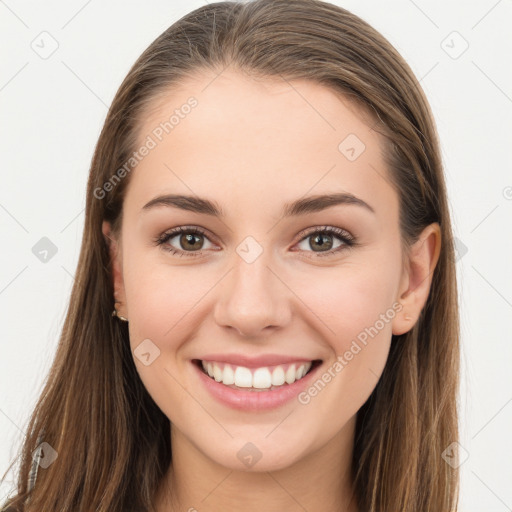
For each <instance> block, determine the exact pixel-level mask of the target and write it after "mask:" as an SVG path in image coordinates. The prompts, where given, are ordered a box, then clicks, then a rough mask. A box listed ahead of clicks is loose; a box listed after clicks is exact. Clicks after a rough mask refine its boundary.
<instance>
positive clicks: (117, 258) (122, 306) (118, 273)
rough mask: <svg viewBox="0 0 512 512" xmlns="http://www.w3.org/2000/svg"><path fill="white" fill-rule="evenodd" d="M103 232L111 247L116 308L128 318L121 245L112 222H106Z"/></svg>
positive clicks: (103, 225)
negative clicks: (113, 230)
mask: <svg viewBox="0 0 512 512" xmlns="http://www.w3.org/2000/svg"><path fill="white" fill-rule="evenodd" d="M101 230H102V231H103V235H104V237H105V241H106V243H107V245H108V247H109V253H110V266H111V269H112V277H113V283H112V284H113V288H114V302H115V307H116V309H117V312H118V314H119V315H121V316H123V317H125V318H127V310H126V296H125V289H124V282H123V259H122V252H121V244H120V242H119V240H118V239H117V238H116V237H114V236H113V234H112V226H111V225H110V222H107V221H106V220H104V221H103V224H102V227H101Z"/></svg>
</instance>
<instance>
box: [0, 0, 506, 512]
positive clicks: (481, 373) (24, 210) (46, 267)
mask: <svg viewBox="0 0 512 512" xmlns="http://www.w3.org/2000/svg"><path fill="white" fill-rule="evenodd" d="M333 3H336V4H338V5H340V6H342V7H345V8H347V9H349V10H351V11H353V12H354V13H356V14H358V15H359V16H361V17H362V18H363V19H365V20H366V21H368V22H369V23H370V24H371V25H373V26H374V27H375V28H376V29H377V30H379V31H380V32H382V34H383V35H384V36H385V37H387V38H388V39H389V40H390V41H391V43H392V44H394V45H395V47H396V48H397V49H398V50H399V51H400V52H401V54H402V55H403V56H404V57H405V59H406V60H407V62H408V63H409V64H410V65H411V67H412V69H413V71H414V72H415V74H416V76H417V77H418V79H420V80H421V85H422V86H423V88H424V90H425V92H426V94H427V97H428V99H429V101H430V103H431V106H432V109H433V112H434V115H435V118H436V122H437V127H438V130H439V134H440V139H441V144H442V153H443V159H444V164H445V172H446V179H447V185H448V193H449V200H450V206H451V210H452V215H453V223H454V229H455V236H456V237H457V247H458V250H459V252H458V261H457V272H458V278H459V288H460V303H461V325H462V385H461V391H460V406H461V419H460V421H461V439H460V443H461V445H462V450H461V452H462V454H463V455H464V461H463V463H462V465H461V473H462V489H461V508H460V510H461V511H464V512H466V511H467V512H480V511H483V510H485V511H486V512H505V511H507V510H509V511H510V510H512V462H511V461H512V437H511V435H510V434H511V432H512V429H511V427H512V372H511V371H510V366H511V364H512V336H511V331H512V328H511V319H512V266H511V263H512V258H511V256H512V237H511V234H512V229H511V225H512V222H511V220H512V172H511V160H512V155H511V152H510V148H511V142H512V139H511V132H512V123H511V121H512V65H511V57H510V56H511V55H512V39H511V36H510V26H512V2H511V1H510V0H500V1H496V0H481V1H473V2H463V1H451V2H446V1H441V0H436V1H429V2H427V1H426V0H415V1H412V0H393V1H387V2H378V1H376V0H363V1H361V0H360V1H356V0H352V1H349V0H347V1H341V0H339V1H336V2H333ZM204 4H205V2H204V1H202V0H194V1H175V0H172V1H171V0H167V1H163V0H150V1H147V2H142V1H141V2H134V1H129V2H127V1H120V0H111V1H109V2H100V1H98V0H89V1H86V0H72V1H66V2H65V1H63V0H59V1H57V0H50V1H47V2H36V1H33V0H32V1H27V2H18V1H16V0H5V1H4V0H0V54H1V68H0V108H1V122H0V130H1V133H0V157H1V162H0V173H1V187H0V225H1V248H2V250H1V251H0V312H1V313H0V314H1V329H2V337H1V348H2V356H1V357H0V397H1V398H0V434H1V435H0V472H1V473H3V472H4V471H5V470H6V469H7V467H8V464H9V462H10V461H11V460H12V458H13V457H14V456H15V454H16V452H17V450H18V448H19V446H20V443H21V441H22V439H23V436H24V433H23V432H24V428H25V426H26V422H27V420H28V416H29V414H30V412H31V410H32V408H33V406H34V404H35V402H36V399H37V398H38V396H39V393H40V391H41V389H42V385H43V382H44V379H45V378H46V375H47V371H48V369H49V367H50V364H51V361H52V359H53V356H54V354H55V350H56V346H57V342H58V337H59V334H60V329H61V326H62V322H63V318H64V312H65V310H66V306H67V302H68V300H69V293H70V290H71V286H72V283H73V274H74V272H75V268H76V264H77V260H78V254H79V250H80V242H81V236H82V229H83V222H84V206H85V188H86V180H87V175H88V170H89V165H90V161H91V157H92V153H93V149H94V146H95V144H96V141H97V138H98V136H99V133H100V130H101V127H102V124H103V121H104V119H105V115H106V113H107V109H108V106H109V105H110V103H111V101H112V99H113V96H114V94H115V92H116V90H117V88H118V87H119V85H120V83H121V81H122V80H123V78H124V77H125V75H126V73H127V72H128V70H129V68H130V67H131V65H132V64H133V62H134V61H135V60H136V58H137V57H138V56H139V55H140V53H141V52H142V51H143V50H144V49H145V48H146V47H147V46H148V45H149V44H150V43H151V42H152V41H153V40H154V39H155V38H156V37H157V36H158V35H160V33H161V32H163V31H164V30H165V29H166V28H167V27H168V26H169V25H171V24H172V23H174V22H175V21H176V20H178V19H179V18H180V17H181V16H183V15H184V14H186V13H187V12H189V11H191V10H193V9H195V8H197V7H200V6H202V5H204ZM45 52H46V53H45ZM51 52H53V53H51ZM50 53H51V55H50ZM43 237H47V238H48V239H49V240H51V242H52V243H53V244H54V246H55V249H56V251H57V252H56V253H55V254H54V255H52V257H51V258H49V259H48V261H47V262H43V261H41V260H40V259H39V258H38V257H36V254H34V252H36V253H37V251H33V248H34V246H36V247H37V245H36V244H38V243H42V242H40V240H41V239H42V238H43ZM12 478H13V475H12V473H11V477H10V478H8V479H7V481H6V483H4V485H3V486H2V488H1V489H0V499H2V498H3V497H4V496H6V495H7V493H8V492H9V490H10V485H11V483H12Z"/></svg>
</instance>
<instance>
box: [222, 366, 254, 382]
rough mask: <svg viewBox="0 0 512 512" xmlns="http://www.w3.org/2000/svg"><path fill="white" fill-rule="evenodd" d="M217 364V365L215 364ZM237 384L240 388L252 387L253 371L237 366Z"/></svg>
mask: <svg viewBox="0 0 512 512" xmlns="http://www.w3.org/2000/svg"><path fill="white" fill-rule="evenodd" d="M215 366H217V365H215ZM235 386H238V387H239V388H250V387H252V373H251V370H249V368H245V367H243V366H237V367H236V370H235Z"/></svg>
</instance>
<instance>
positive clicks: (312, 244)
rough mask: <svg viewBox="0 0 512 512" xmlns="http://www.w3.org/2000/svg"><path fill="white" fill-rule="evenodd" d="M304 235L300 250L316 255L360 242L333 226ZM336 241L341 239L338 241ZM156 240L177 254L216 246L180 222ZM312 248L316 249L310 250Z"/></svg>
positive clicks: (196, 252)
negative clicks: (178, 225) (179, 224)
mask: <svg viewBox="0 0 512 512" xmlns="http://www.w3.org/2000/svg"><path fill="white" fill-rule="evenodd" d="M301 235H302V239H301V241H300V242H299V244H298V246H299V250H300V251H302V252H310V253H311V252H313V253H316V256H331V255H333V254H334V253H337V252H339V251H342V250H344V249H349V248H350V247H353V246H355V245H357V242H356V239H355V237H353V236H352V235H351V234H350V233H349V232H348V231H345V230H344V229H341V228H337V227H333V226H321V227H317V228H313V229H310V230H308V231H306V233H304V232H303V233H301ZM313 235H314V236H313ZM173 239H176V241H175V242H174V244H177V245H178V247H176V246H175V245H172V244H171V242H172V240H173ZM308 240H309V241H308ZM205 241H207V243H208V244H210V246H208V245H207V246H206V247H205V244H204V242H205ZM336 241H337V242H338V243H337V244H336ZM154 242H155V244H156V245H158V246H161V247H162V249H163V250H165V251H168V252H170V253H172V254H176V255H178V256H191V257H197V256H202V255H203V251H204V250H207V249H211V248H212V247H214V245H213V244H212V242H210V240H209V239H208V237H207V236H206V232H205V231H204V230H203V229H202V228H199V227H197V226H180V227H177V228H174V229H171V230H170V231H166V232H165V233H162V234H161V235H160V236H158V237H157V238H156V239H155V240H154ZM310 249H313V250H312V251H311V250H310ZM316 249H319V250H316ZM308 257H312V256H308ZM313 257H315V256H313Z"/></svg>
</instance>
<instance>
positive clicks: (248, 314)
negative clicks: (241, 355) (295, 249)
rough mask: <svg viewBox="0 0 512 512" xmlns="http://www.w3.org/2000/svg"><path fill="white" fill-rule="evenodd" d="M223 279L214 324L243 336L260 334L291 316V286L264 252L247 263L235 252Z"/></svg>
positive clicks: (287, 320) (272, 328)
mask: <svg viewBox="0 0 512 512" xmlns="http://www.w3.org/2000/svg"><path fill="white" fill-rule="evenodd" d="M234 259H235V262H234V268H232V270H231V271H230V272H229V273H228V275H227V276H226V277H225V279H223V281H224V282H223V283H222V286H221V287H220V289H219V290H220V291H219V293H220V296H219V299H218V301H217V303H216V306H215V314H214V316H215V320H216V323H217V325H219V326H221V327H223V328H230V329H234V330H236V331H237V333H238V334H239V335H240V336H242V337H244V338H262V337H265V336H267V335H268V334H270V333H271V332H273V331H274V330H276V329H279V328H283V327H285V326H286V325H287V324H288V322H289V321H290V318H291V302H290V300H289V299H290V293H291V292H290V290H289V288H288V287H287V286H286V285H285V284H284V283H283V280H282V279H281V278H280V277H279V276H278V275H277V274H276V272H275V271H274V270H273V269H272V268H270V266H269V264H268V263H269V262H268V260H267V258H266V256H265V253H263V254H262V255H260V257H259V258H258V259H257V260H256V261H254V262H252V263H247V262H246V261H244V260H243V259H242V258H240V257H238V255H237V256H236V257H235V258H234Z"/></svg>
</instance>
